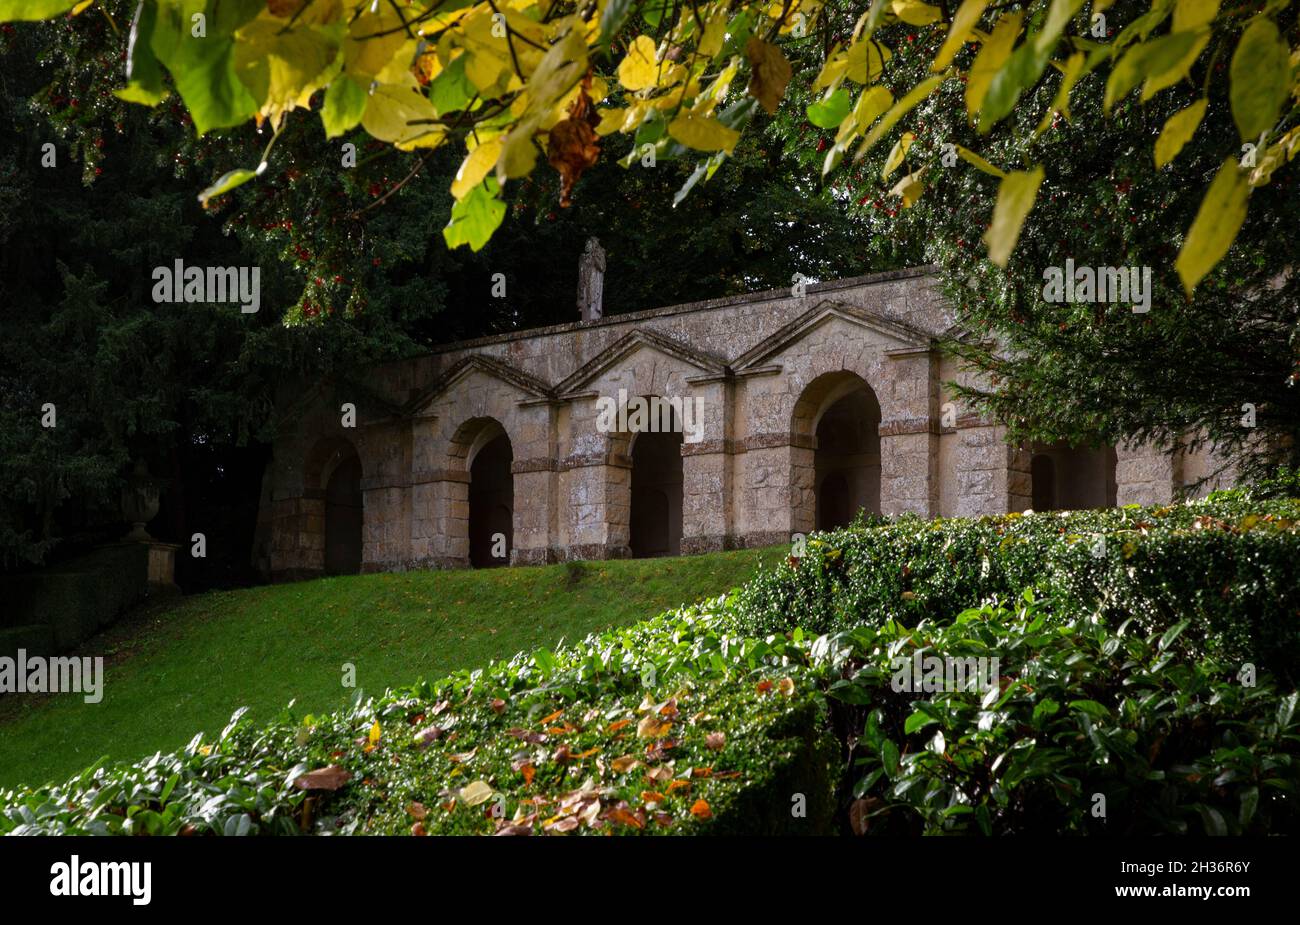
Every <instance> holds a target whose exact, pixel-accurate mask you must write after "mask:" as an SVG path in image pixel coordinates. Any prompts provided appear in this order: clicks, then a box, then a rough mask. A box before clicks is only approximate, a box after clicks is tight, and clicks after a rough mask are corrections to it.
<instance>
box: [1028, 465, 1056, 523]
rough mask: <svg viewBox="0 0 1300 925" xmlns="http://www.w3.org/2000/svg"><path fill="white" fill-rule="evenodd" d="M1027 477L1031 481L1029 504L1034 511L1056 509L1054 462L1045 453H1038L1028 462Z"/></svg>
mask: <svg viewBox="0 0 1300 925" xmlns="http://www.w3.org/2000/svg"><path fill="white" fill-rule="evenodd" d="M1029 477H1030V479H1031V480H1032V482H1033V491H1034V493H1033V496H1032V499H1031V500H1030V505H1031V506H1032V507H1033V509H1034V510H1035V511H1054V510H1056V463H1055V462H1053V461H1052V457H1050V456H1048V455H1046V454H1045V453H1038V454H1036V455H1035V456H1034V458H1033V459H1032V460H1031V461H1030V463H1029Z"/></svg>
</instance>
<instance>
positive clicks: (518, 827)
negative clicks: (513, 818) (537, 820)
mask: <svg viewBox="0 0 1300 925" xmlns="http://www.w3.org/2000/svg"><path fill="white" fill-rule="evenodd" d="M492 834H494V835H532V834H533V827H532V826H531V825H524V824H523V823H519V822H517V823H515V824H513V825H507V826H502V827H501V828H499V829H497V830H496V831H495V832H494V833H492Z"/></svg>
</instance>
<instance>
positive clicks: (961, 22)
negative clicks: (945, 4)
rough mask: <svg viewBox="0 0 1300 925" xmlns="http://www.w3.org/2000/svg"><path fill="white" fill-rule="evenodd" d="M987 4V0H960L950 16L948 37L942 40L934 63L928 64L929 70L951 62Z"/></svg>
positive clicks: (944, 66) (936, 69)
mask: <svg viewBox="0 0 1300 925" xmlns="http://www.w3.org/2000/svg"><path fill="white" fill-rule="evenodd" d="M988 5H989V0H962V3H961V6H959V7H957V13H956V14H955V15H954V16H953V18H952V26H951V28H949V29H948V37H947V38H946V39H944V40H943V45H942V46H941V47H940V48H939V53H938V54H937V55H935V56H934V64H932V65H931V66H930V70H932V71H934V72H935V73H938V72H939V71H942V70H943V69H944V68H946V67H947V66H948V65H949V64H950V63H952V59H953V56H954V55H956V54H957V52H959V51H961V47H962V45H964V44H965V43H966V38H967V37H968V36H969V35H970V33H971V30H972V29H974V28H975V27H976V26H977V25H978V24H979V21H980V16H981V15H982V14H983V13H984V8H985V7H986V6H988Z"/></svg>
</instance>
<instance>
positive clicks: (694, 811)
mask: <svg viewBox="0 0 1300 925" xmlns="http://www.w3.org/2000/svg"><path fill="white" fill-rule="evenodd" d="M691 815H692V816H694V817H695V818H696V819H712V818H713V810H711V809H709V804H708V803H706V802H704V801H703V800H696V801H695V802H694V803H693V804H692V805H691Z"/></svg>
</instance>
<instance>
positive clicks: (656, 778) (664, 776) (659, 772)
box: [645, 768, 673, 784]
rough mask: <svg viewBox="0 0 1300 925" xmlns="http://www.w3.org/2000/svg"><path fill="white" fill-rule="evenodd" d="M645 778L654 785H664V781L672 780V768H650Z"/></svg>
mask: <svg viewBox="0 0 1300 925" xmlns="http://www.w3.org/2000/svg"><path fill="white" fill-rule="evenodd" d="M645 776H646V779H648V780H649V781H651V782H652V783H656V784H662V783H663V782H664V781H666V780H671V779H672V776H673V772H672V769H671V768H648V769H647V770H646V772H645Z"/></svg>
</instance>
